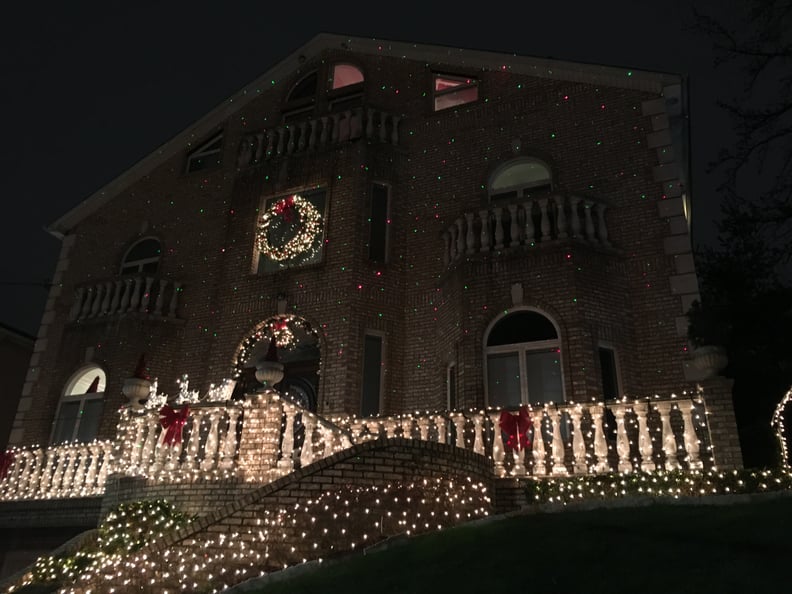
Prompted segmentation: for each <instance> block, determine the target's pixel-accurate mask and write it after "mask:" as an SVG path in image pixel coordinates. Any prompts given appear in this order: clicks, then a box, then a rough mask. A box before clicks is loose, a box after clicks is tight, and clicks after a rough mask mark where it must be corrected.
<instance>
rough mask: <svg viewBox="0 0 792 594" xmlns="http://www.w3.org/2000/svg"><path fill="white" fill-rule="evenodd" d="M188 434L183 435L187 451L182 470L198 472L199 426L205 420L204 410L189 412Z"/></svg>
mask: <svg viewBox="0 0 792 594" xmlns="http://www.w3.org/2000/svg"><path fill="white" fill-rule="evenodd" d="M190 413H191V414H190V432H189V433H187V432H186V431H185V432H184V433H185V437H184V440H183V441H186V442H187V451H186V453H185V456H184V462H183V463H182V469H184V470H190V471H195V470H198V468H199V466H200V465H199V464H198V453H199V451H200V450H201V426H202V425H203V422H204V418H206V410H205V409H202V408H195V409H193V410H192V411H190Z"/></svg>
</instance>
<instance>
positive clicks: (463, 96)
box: [435, 87, 478, 111]
mask: <svg viewBox="0 0 792 594" xmlns="http://www.w3.org/2000/svg"><path fill="white" fill-rule="evenodd" d="M476 99H478V87H467V88H464V89H460V90H459V91H453V92H451V93H444V94H443V95H439V96H437V97H435V111H440V110H441V109H448V108H449V107H455V106H457V105H464V104H465V103H472V102H473V101H475V100H476Z"/></svg>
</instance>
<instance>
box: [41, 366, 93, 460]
mask: <svg viewBox="0 0 792 594" xmlns="http://www.w3.org/2000/svg"><path fill="white" fill-rule="evenodd" d="M105 381H106V376H105V372H104V370H103V369H102V368H101V367H99V366H98V365H88V366H86V367H83V368H82V369H80V370H78V371H77V372H76V373H74V375H72V376H71V377H70V378H69V381H67V382H66V386H65V387H64V390H63V395H62V396H61V399H60V402H59V403H58V413H57V415H56V416H55V426H54V428H53V431H52V443H53V444H58V443H64V442H67V441H72V442H73V441H77V442H81V443H86V442H89V441H93V440H94V439H95V438H96V434H97V433H98V432H99V422H100V421H101V419H102V409H103V408H104V391H105Z"/></svg>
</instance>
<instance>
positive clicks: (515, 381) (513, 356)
mask: <svg viewBox="0 0 792 594" xmlns="http://www.w3.org/2000/svg"><path fill="white" fill-rule="evenodd" d="M487 386H488V388H489V392H488V393H489V405H490V406H519V405H520V403H521V398H520V359H519V357H518V355H517V353H504V354H498V355H489V356H488V357H487Z"/></svg>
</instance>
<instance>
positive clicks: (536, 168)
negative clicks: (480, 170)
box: [488, 159, 552, 200]
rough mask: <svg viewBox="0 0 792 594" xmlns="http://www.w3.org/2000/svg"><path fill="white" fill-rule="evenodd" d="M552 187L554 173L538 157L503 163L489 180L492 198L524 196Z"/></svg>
mask: <svg viewBox="0 0 792 594" xmlns="http://www.w3.org/2000/svg"><path fill="white" fill-rule="evenodd" d="M551 188H552V175H551V172H550V168H549V167H548V166H547V164H546V163H544V162H542V161H540V160H538V159H515V160H514V161H509V162H508V163H505V164H503V165H501V166H500V167H499V168H498V169H497V170H495V172H494V173H493V174H492V177H491V178H490V182H489V188H488V189H489V196H490V200H500V199H512V198H522V197H527V196H530V195H531V194H532V193H535V192H540V191H542V190H549V189H551Z"/></svg>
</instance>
